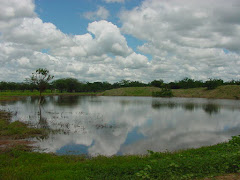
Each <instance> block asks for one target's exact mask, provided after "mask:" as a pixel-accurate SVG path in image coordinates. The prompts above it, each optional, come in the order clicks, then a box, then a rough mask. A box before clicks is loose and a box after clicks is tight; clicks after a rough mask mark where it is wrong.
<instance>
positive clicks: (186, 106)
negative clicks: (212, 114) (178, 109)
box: [183, 103, 197, 111]
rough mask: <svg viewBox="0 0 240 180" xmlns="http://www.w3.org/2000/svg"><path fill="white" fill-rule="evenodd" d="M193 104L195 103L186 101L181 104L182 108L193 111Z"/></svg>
mask: <svg viewBox="0 0 240 180" xmlns="http://www.w3.org/2000/svg"><path fill="white" fill-rule="evenodd" d="M195 106H196V105H195V104H193V103H187V104H184V105H183V107H184V109H185V110H187V111H193V110H194V109H195ZM196 107H197V106H196Z"/></svg>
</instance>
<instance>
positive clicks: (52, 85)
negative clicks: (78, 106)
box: [0, 78, 240, 92]
mask: <svg viewBox="0 0 240 180" xmlns="http://www.w3.org/2000/svg"><path fill="white" fill-rule="evenodd" d="M222 85H240V80H237V81H236V80H231V81H227V82H224V81H223V80H222V79H209V80H207V81H201V80H194V79H190V78H184V79H182V80H180V81H174V82H170V83H166V82H164V81H163V80H161V79H160V80H154V81H151V82H149V83H143V82H139V81H130V80H121V81H119V82H115V83H112V84H111V83H109V82H92V83H91V82H80V81H79V80H77V79H75V78H61V79H57V80H54V81H52V82H48V83H47V84H46V88H47V89H50V90H55V89H57V90H59V91H60V92H101V91H105V90H109V89H116V88H122V87H146V86H154V87H159V88H169V89H188V88H199V87H206V88H207V89H209V90H210V89H215V88H216V87H218V86H222ZM6 90H13V91H14V90H21V91H25V90H30V91H34V90H38V86H37V85H36V83H33V82H32V81H25V82H6V81H2V82H0V91H6Z"/></svg>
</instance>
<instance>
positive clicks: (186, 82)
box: [168, 78, 204, 89]
mask: <svg viewBox="0 0 240 180" xmlns="http://www.w3.org/2000/svg"><path fill="white" fill-rule="evenodd" d="M168 86H169V87H170V88H171V89H189V88H197V87H203V86H204V83H203V81H195V80H194V79H190V78H184V79H182V80H180V81H175V82H170V83H169V84H168Z"/></svg>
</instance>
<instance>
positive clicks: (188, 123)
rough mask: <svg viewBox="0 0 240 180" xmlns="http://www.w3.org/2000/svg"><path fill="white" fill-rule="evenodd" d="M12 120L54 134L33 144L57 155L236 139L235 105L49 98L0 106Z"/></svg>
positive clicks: (238, 116) (239, 128)
mask: <svg viewBox="0 0 240 180" xmlns="http://www.w3.org/2000/svg"><path fill="white" fill-rule="evenodd" d="M0 109H2V110H8V111H11V112H13V118H12V121H16V120H20V121H23V122H25V123H27V124H29V125H30V126H33V127H38V128H46V129H51V130H56V131H53V133H50V134H49V136H48V137H46V138H43V139H34V141H36V147H39V149H38V148H37V149H36V150H38V151H42V152H54V153H57V154H86V155H90V156H96V155H106V156H112V155H126V154H146V153H147V150H153V151H175V150H179V149H186V148H197V147H201V146H206V145H213V144H216V143H220V142H224V141H227V140H228V139H230V138H231V136H234V135H239V134H240V101H237V100H216V99H215V100H214V99H200V98H152V97H102V96H49V97H45V101H44V103H43V104H42V105H41V106H39V105H38V99H37V98H36V97H27V98H24V99H21V100H18V101H12V102H1V104H0Z"/></svg>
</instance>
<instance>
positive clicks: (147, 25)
mask: <svg viewBox="0 0 240 180" xmlns="http://www.w3.org/2000/svg"><path fill="white" fill-rule="evenodd" d="M38 68H47V69H48V70H49V71H50V73H51V74H52V75H54V76H55V79H59V78H67V77H72V78H76V79H78V80H79V81H89V82H95V81H108V82H111V83H112V82H117V81H120V80H122V79H126V80H132V81H142V82H150V81H152V80H155V79H163V80H164V81H165V82H170V81H175V80H181V79H183V78H185V77H188V78H193V79H195V80H207V79H209V78H221V79H223V80H225V81H228V80H232V79H234V80H239V79H240V1H239V0H228V1H225V0H202V1H199V0H71V1H69V0H68V1H67V0H35V1H34V0H21V1H20V0H0V81H15V82H22V81H24V80H25V79H26V78H29V77H30V75H31V73H32V72H34V71H35V70H36V69H38Z"/></svg>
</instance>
